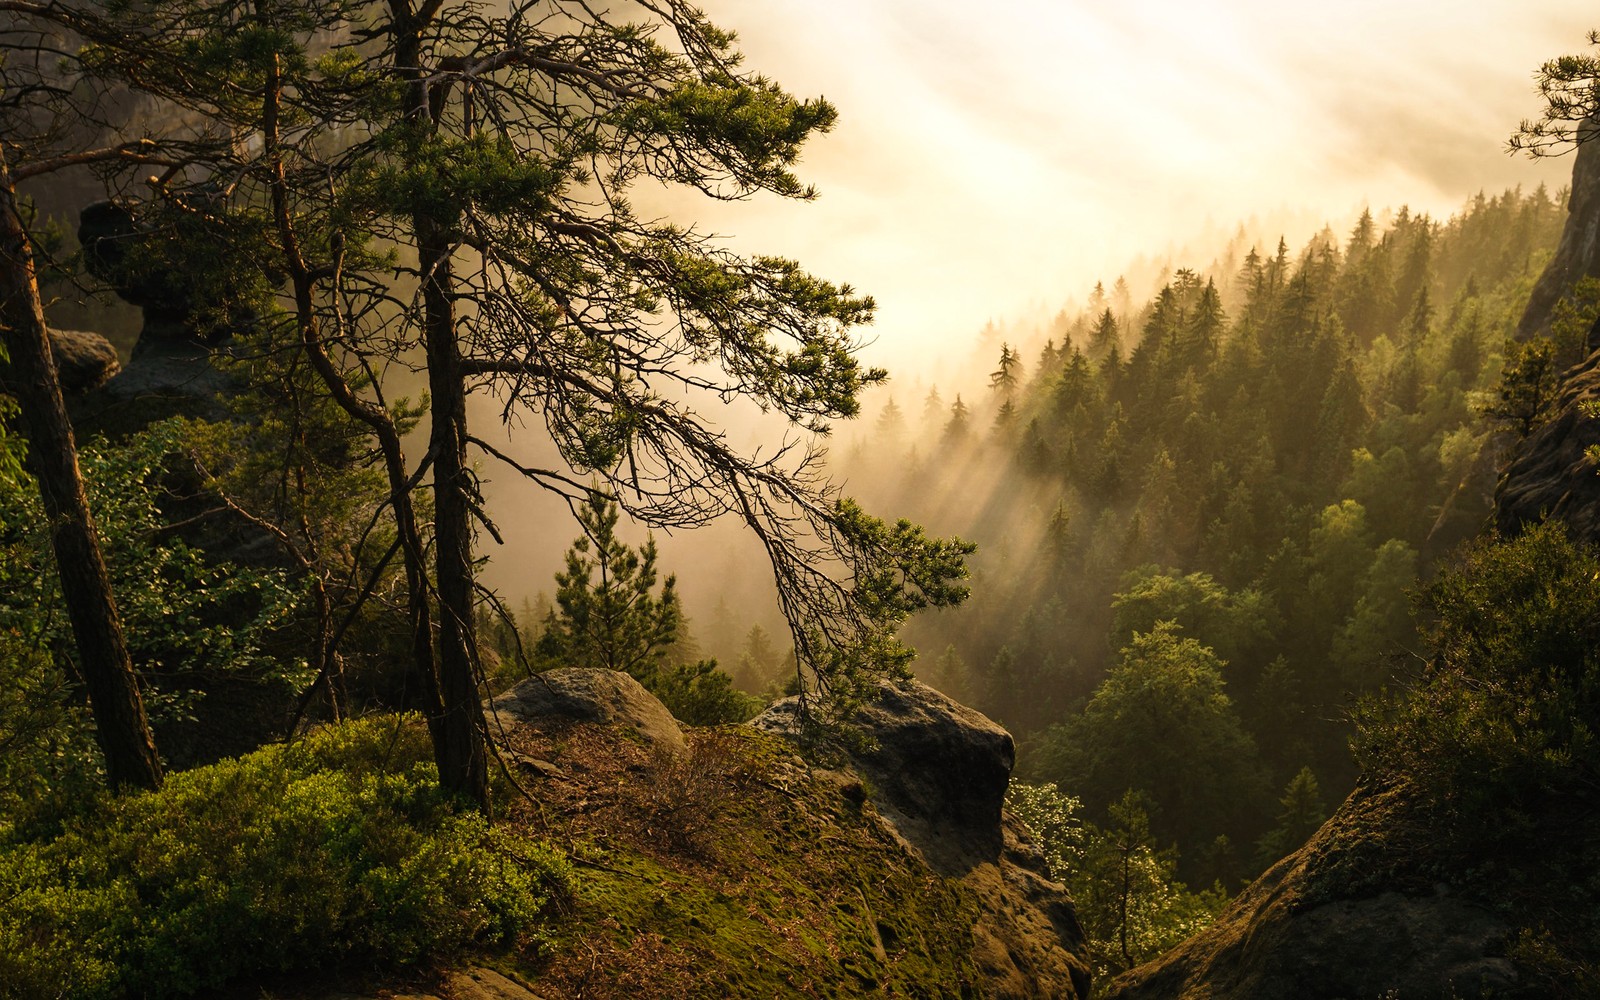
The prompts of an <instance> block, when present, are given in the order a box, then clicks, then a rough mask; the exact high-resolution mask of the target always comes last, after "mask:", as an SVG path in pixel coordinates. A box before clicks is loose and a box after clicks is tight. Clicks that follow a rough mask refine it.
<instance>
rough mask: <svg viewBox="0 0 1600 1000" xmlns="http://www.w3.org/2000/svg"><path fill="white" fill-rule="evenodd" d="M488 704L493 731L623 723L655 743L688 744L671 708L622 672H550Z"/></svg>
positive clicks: (574, 669)
mask: <svg viewBox="0 0 1600 1000" xmlns="http://www.w3.org/2000/svg"><path fill="white" fill-rule="evenodd" d="M489 708H490V712H491V715H490V726H491V730H493V729H494V728H496V727H498V728H502V729H508V728H511V727H513V726H516V725H520V724H533V725H543V724H552V723H553V724H561V723H572V722H590V723H595V724H597V725H603V726H620V727H622V728H624V729H626V730H629V731H631V732H634V733H636V734H638V736H639V737H640V738H641V739H642V740H644V742H645V743H647V744H650V745H651V746H656V747H661V748H663V749H667V750H681V749H683V746H684V741H683V730H682V729H680V728H679V727H678V721H677V720H676V719H674V718H673V717H672V713H671V712H669V711H667V707H666V706H665V705H663V704H661V702H659V701H657V700H656V697H655V695H653V694H651V693H650V692H649V691H646V690H645V689H644V685H642V684H640V683H639V682H638V681H636V680H634V679H633V678H632V677H630V676H629V675H627V674H625V673H622V672H621V671H619V670H591V669H586V668H582V667H566V668H563V669H560V670H547V671H545V672H544V673H542V674H534V675H533V676H532V677H530V678H528V679H527V680H525V681H522V682H521V683H519V684H518V685H517V686H516V687H514V688H512V689H511V690H509V691H507V692H505V693H504V694H500V695H496V696H495V697H494V698H492V699H491V700H490V702H489Z"/></svg>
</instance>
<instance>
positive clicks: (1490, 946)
mask: <svg viewBox="0 0 1600 1000" xmlns="http://www.w3.org/2000/svg"><path fill="white" fill-rule="evenodd" d="M1430 840H1431V831H1430V829H1429V824H1428V823H1427V822H1426V820H1425V818H1424V816H1423V815H1422V814H1420V813H1419V811H1418V810H1417V808H1416V805H1415V803H1412V802H1410V801H1407V799H1406V798H1405V797H1404V795H1403V794H1402V793H1400V792H1397V791H1394V790H1388V791H1383V792H1379V791H1376V790H1372V789H1360V790H1358V791H1357V792H1356V793H1355V794H1353V795H1352V796H1351V797H1350V798H1349V799H1348V800H1347V801H1346V802H1345V803H1344V804H1343V805H1342V806H1341V807H1340V808H1339V810H1338V811H1337V812H1336V813H1335V814H1334V816H1333V818H1331V819H1330V820H1328V822H1327V823H1326V824H1324V825H1323V827H1322V829H1320V830H1319V831H1317V833H1316V834H1315V835H1313V836H1312V838H1311V840H1310V841H1308V842H1307V843H1306V845H1305V846H1304V847H1302V848H1301V849H1300V850H1298V851H1296V852H1295V853H1294V854H1291V855H1290V856H1289V857H1287V858H1285V859H1283V860H1282V861H1280V862H1278V863H1277V864H1276V865H1274V866H1273V867H1272V868H1271V869H1269V870H1268V871H1267V872H1266V873H1265V874H1264V875H1262V876H1261V877H1260V878H1259V879H1257V880H1256V881H1255V882H1254V883H1253V884H1252V885H1251V886H1250V887H1249V888H1248V889H1246V890H1245V891H1244V892H1243V893H1241V894H1240V895H1239V897H1238V898H1237V899H1236V900H1234V902H1233V904H1232V905H1231V906H1229V907H1228V909H1227V910H1226V911H1225V912H1224V913H1223V914H1222V916H1221V917H1219V918H1218V920H1217V922H1216V923H1215V924H1213V925H1212V926H1211V927H1209V928H1207V929H1206V930H1204V931H1202V932H1201V933H1200V934H1197V935H1195V936H1194V937H1192V938H1190V939H1189V940H1188V941H1185V942H1184V943H1183V944H1181V945H1179V946H1178V947H1177V948H1175V949H1173V950H1172V951H1170V952H1168V953H1167V954H1165V955H1163V956H1161V957H1160V958H1159V959H1157V960H1155V961H1154V962H1151V963H1149V964H1147V965H1144V966H1141V967H1139V968H1137V969H1134V970H1133V971H1131V972H1129V973H1127V974H1126V975H1124V976H1122V977H1120V978H1119V979H1118V980H1117V981H1116V982H1114V983H1113V984H1112V986H1111V989H1110V992H1109V994H1108V995H1109V996H1110V997H1114V998H1117V1000H1168V998H1174V1000H1175V998H1180V997H1184V998H1186V997H1206V998H1208V1000H1336V998H1350V1000H1357V998H1362V1000H1364V998H1376V997H1394V998H1419V1000H1420V998H1428V1000H1433V998H1440V997H1457V998H1463V1000H1464V998H1469V997H1480V996H1490V995H1502V996H1503V995H1506V994H1507V992H1508V990H1510V989H1511V988H1512V987H1514V986H1515V985H1516V983H1517V979H1518V976H1517V972H1516V970H1515V968H1513V966H1512V964H1511V962H1510V961H1508V960H1507V958H1506V957H1505V952H1506V949H1507V946H1508V944H1509V943H1510V941H1511V937H1512V929H1511V927H1509V926H1508V925H1507V924H1506V923H1505V922H1504V920H1503V918H1502V917H1501V916H1500V915H1498V914H1497V913H1496V912H1495V911H1494V910H1493V909H1492V908H1490V907H1489V906H1487V905H1485V904H1483V903H1482V902H1478V901H1475V900H1473V899H1471V898H1468V897H1465V896H1463V895H1460V894H1458V893H1457V892H1456V891H1454V890H1453V889H1452V888H1451V887H1450V886H1449V885H1448V884H1447V883H1446V882H1444V881H1440V880H1439V879H1440V875H1439V871H1440V866H1439V865H1438V860H1439V859H1438V858H1437V857H1436V854H1435V852H1434V851H1433V850H1432V845H1431V843H1430Z"/></svg>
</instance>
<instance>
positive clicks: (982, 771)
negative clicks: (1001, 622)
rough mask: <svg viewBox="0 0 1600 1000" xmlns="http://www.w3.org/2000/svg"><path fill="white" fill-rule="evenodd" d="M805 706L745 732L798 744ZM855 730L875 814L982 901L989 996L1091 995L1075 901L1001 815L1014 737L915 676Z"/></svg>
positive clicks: (864, 715)
mask: <svg viewBox="0 0 1600 1000" xmlns="http://www.w3.org/2000/svg"><path fill="white" fill-rule="evenodd" d="M799 708H800V705H799V701H798V699H794V698H789V699H785V700H784V701H780V702H778V703H777V704H775V705H773V706H772V707H770V708H768V709H767V710H766V711H765V712H763V713H762V714H761V715H759V716H757V717H756V718H755V719H753V720H752V721H751V722H750V725H752V726H754V727H755V728H757V729H759V730H762V731H764V732H768V733H774V734H776V735H779V736H783V737H785V738H789V739H798V738H799V736H800V733H801V729H800V725H799V719H798V712H799ZM852 728H854V729H855V730H856V731H857V732H858V734H859V735H860V736H861V737H863V739H861V740H860V741H859V743H858V744H857V745H856V746H855V747H854V748H853V749H852V750H850V751H849V758H850V768H851V770H853V771H855V772H856V773H857V774H859V775H860V776H861V778H862V780H863V784H864V786H865V788H866V789H867V790H869V794H870V797H871V800H872V804H873V805H874V807H876V809H877V811H878V813H879V815H880V816H881V817H882V819H883V820H884V821H885V822H886V823H887V824H888V825H889V827H890V828H891V829H892V830H893V831H894V832H895V833H896V834H897V835H898V837H899V839H900V841H901V843H902V845H904V846H905V848H906V849H907V850H908V851H910V852H911V853H913V854H915V855H918V856H920V857H921V858H922V859H923V860H924V861H925V862H926V864H927V865H928V866H929V867H930V868H932V869H933V870H934V871H937V872H939V873H940V874H943V875H946V876H948V877H951V878H956V879H958V880H959V881H960V883H961V885H962V886H963V888H965V889H966V890H967V891H968V892H970V893H972V894H973V896H974V897H975V898H976V899H977V901H978V914H977V918H976V919H975V921H974V922H973V926H972V936H973V956H972V957H973V960H974V962H975V963H976V964H977V965H978V967H979V969H980V970H981V971H982V973H983V976H984V981H985V983H986V984H987V985H988V987H989V989H990V990H991V991H992V993H991V995H993V996H995V997H999V998H1006V1000H1033V998H1044V997H1069V996H1077V997H1087V996H1088V995H1089V967H1088V944H1087V940H1086V939H1085V937H1084V934H1083V929H1082V927H1081V926H1080V925H1079V924H1078V918H1077V914H1076V912H1075V911H1074V910H1073V908H1072V901H1071V899H1070V898H1069V897H1068V896H1067V893H1066V889H1065V888H1063V887H1062V886H1061V884H1060V883H1058V882H1054V881H1052V880H1051V879H1050V876H1049V872H1048V869H1047V868H1046V867H1045V864H1044V859H1043V858H1042V857H1041V856H1040V855H1039V852H1038V851H1037V850H1036V849H1035V848H1034V846H1033V844H1032V842H1031V840H1030V839H1029V834H1028V831H1027V829H1026V828H1025V827H1024V826H1023V825H1022V824H1021V823H1020V822H1018V821H1016V820H1015V819H1014V818H1013V817H1011V816H1010V815H1009V814H1008V813H1006V811H1005V795H1006V789H1007V787H1008V786H1009V784H1010V781H1011V767H1012V764H1013V763H1014V762H1015V759H1016V747H1015V744H1014V743H1013V741H1012V739H1011V734H1010V733H1008V732H1006V731H1005V730H1004V729H1002V728H1001V727H1000V726H998V725H996V724H995V723H994V722H993V721H991V720H990V719H989V718H987V717H986V716H984V715H983V714H981V713H979V712H976V711H973V710H972V709H970V708H968V707H966V706H965V705H962V704H960V703H958V702H955V701H953V700H951V699H950V698H947V697H945V696H944V695H942V694H940V693H939V692H938V691H935V690H934V689H933V688H931V687H928V686H927V685H926V684H922V683H920V682H918V681H908V682H905V683H901V684H888V683H885V684H884V685H882V686H881V688H880V690H879V695H878V698H877V699H876V700H875V701H873V702H871V703H869V704H868V705H867V706H866V707H864V708H863V709H861V710H860V712H859V714H858V715H857V716H856V718H855V719H853V720H852Z"/></svg>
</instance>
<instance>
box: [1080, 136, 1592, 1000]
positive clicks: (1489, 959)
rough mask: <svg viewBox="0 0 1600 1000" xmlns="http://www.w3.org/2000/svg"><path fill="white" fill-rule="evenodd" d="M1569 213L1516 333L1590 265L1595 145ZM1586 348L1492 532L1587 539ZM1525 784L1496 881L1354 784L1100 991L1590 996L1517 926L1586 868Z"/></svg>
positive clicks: (1436, 811)
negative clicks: (1520, 869)
mask: <svg viewBox="0 0 1600 1000" xmlns="http://www.w3.org/2000/svg"><path fill="white" fill-rule="evenodd" d="M1569 210H1570V213H1571V214H1570V216H1569V218H1568V220H1567V224H1566V228H1565V230H1564V231H1563V234H1562V238H1561V245H1560V249H1559V250H1558V252H1557V254H1556V256H1555V258H1554V259H1552V261H1551V262H1550V264H1549V266H1548V267H1547V269H1546V271H1545V272H1544V274H1543V275H1542V276H1541V277H1540V279H1539V282H1538V284H1537V286H1536V288H1535V290H1534V293H1533V296H1532V299H1531V301H1530V302H1529V303H1528V306H1527V309H1526V311H1525V312H1524V314H1523V317H1522V320H1521V323H1520V325H1519V328H1518V336H1519V337H1521V338H1524V339H1526V338H1528V337H1532V336H1538V335H1542V334H1545V333H1547V332H1548V330H1549V326H1550V318H1551V311H1552V309H1553V307H1554V305H1555V303H1556V301H1557V300H1558V299H1559V298H1560V297H1561V296H1562V295H1563V294H1565V293H1566V292H1567V291H1568V290H1570V288H1571V287H1572V285H1573V284H1574V283H1575V282H1576V281H1577V280H1578V279H1580V278H1582V277H1584V276H1600V142H1592V143H1589V144H1587V145H1585V146H1583V147H1582V148H1580V150H1579V151H1578V155H1577V158H1576V162H1575V163H1574V173H1573V182H1572V198H1571V201H1570V203H1569ZM1597 332H1600V327H1597ZM1597 347H1600V342H1597V334H1596V333H1591V334H1590V337H1589V348H1590V349H1591V351H1592V353H1591V354H1590V356H1589V357H1588V358H1587V359H1586V360H1585V361H1584V362H1583V363H1581V364H1579V365H1577V366H1575V367H1574V368H1573V369H1571V370H1570V371H1568V372H1567V373H1565V375H1564V376H1563V381H1562V385H1561V388H1560V394H1559V400H1558V404H1557V406H1556V409H1555V413H1554V416H1553V417H1552V418H1551V419H1550V420H1549V422H1548V423H1546V424H1545V425H1543V426H1542V427H1541V428H1539V429H1538V430H1537V431H1535V432H1534V433H1533V434H1532V435H1530V436H1529V437H1528V438H1527V439H1525V440H1523V441H1521V442H1517V443H1515V444H1513V445H1510V446H1508V449H1507V451H1506V453H1505V455H1504V457H1503V459H1502V466H1501V474H1500V478H1499V482H1498V485H1497V486H1496V488H1495V490H1494V519H1495V522H1496V524H1497V526H1498V527H1499V529H1500V530H1501V531H1502V532H1503V533H1506V534H1514V533H1516V532H1517V531H1519V530H1520V529H1521V528H1522V527H1524V526H1526V525H1528V524H1532V523H1535V522H1538V521H1540V520H1543V519H1545V518H1547V517H1553V518H1558V519H1560V520H1561V521H1563V522H1565V524H1566V525H1567V526H1568V527H1569V529H1571V531H1572V532H1573V534H1575V535H1576V536H1579V537H1582V538H1585V539H1588V540H1590V541H1600V475H1597V471H1600V468H1597V465H1596V463H1595V462H1594V461H1591V460H1590V459H1589V458H1588V457H1587V455H1586V451H1587V449H1588V448H1589V447H1590V446H1592V445H1597V444H1600V418H1597V415H1591V411H1595V412H1596V413H1597V414H1600V411H1596V410H1595V408H1596V407H1597V406H1600V350H1596V348H1597ZM1485 471H1486V472H1488V471H1489V470H1488V469H1486V470H1485ZM1486 478H1487V477H1486ZM1446 513H1447V514H1449V513H1450V511H1448V510H1447V512H1446ZM1440 520H1441V524H1443V523H1444V522H1445V521H1446V517H1445V516H1443V515H1442V516H1441V519H1440ZM1458 520H1459V518H1458ZM1529 795H1530V798H1529V801H1528V802H1526V803H1523V806H1522V807H1521V808H1519V809H1517V810H1511V809H1508V810H1507V811H1506V813H1505V814H1504V817H1503V818H1504V824H1503V826H1504V829H1506V830H1515V831H1517V834H1516V838H1517V843H1516V848H1517V850H1516V852H1515V853H1516V862H1517V864H1525V865H1526V866H1527V868H1528V870H1529V872H1530V874H1529V876H1528V877H1527V878H1525V879H1523V880H1521V881H1520V882H1519V881H1518V880H1517V879H1515V878H1508V877H1505V874H1504V873H1505V872H1506V871H1515V870H1517V867H1516V865H1514V864H1509V863H1507V862H1506V859H1504V858H1500V859H1497V860H1496V862H1495V863H1496V864H1498V867H1495V865H1494V864H1490V863H1487V862H1486V860H1485V859H1484V858H1483V857H1482V856H1481V854H1476V853H1474V852H1473V850H1471V849H1464V848H1463V847H1462V846H1461V845H1456V846H1451V841H1452V838H1453V836H1454V835H1455V830H1454V829H1453V826H1452V824H1453V822H1454V821H1453V820H1452V819H1451V815H1452V814H1451V813H1450V810H1449V804H1448V803H1429V802H1426V801H1423V800H1421V799H1420V798H1419V797H1417V796H1416V795H1415V794H1414V793H1409V792H1407V791H1406V790H1405V789H1402V788H1384V789H1378V788H1371V787H1364V788H1361V789H1358V790H1357V792H1356V793H1355V794H1353V795H1352V796H1351V797H1350V799H1348V800H1347V801H1346V802H1345V803H1344V804H1343V805H1342V806H1341V807H1340V808H1339V810H1338V811H1337V812H1336V813H1335V814H1334V816H1333V817H1332V818H1331V819H1330V820H1329V821H1328V822H1327V823H1326V824H1325V825H1324V826H1323V827H1322V829H1321V830H1319V831H1318V832H1317V833H1316V834H1315V835H1314V836H1313V837H1312V838H1311V840H1310V841H1308V842H1307V843H1306V844H1305V845H1304V846H1303V847H1301V848H1300V849H1299V850H1298V851H1296V852H1295V853H1293V854H1291V855H1290V856H1289V857H1287V858H1285V859H1284V860H1282V861H1281V862H1279V863H1278V864H1277V865H1275V866H1273V867H1272V868H1271V869H1270V870H1269V871H1267V872H1266V873H1265V874H1264V875H1262V876H1261V877H1260V878H1259V879H1257V880H1256V882H1255V883H1254V884H1252V885H1251V886H1250V887H1249V888H1247V889H1246V890H1245V891H1244V892H1243V893H1242V894H1241V895H1240V896H1239V897H1238V899H1236V900H1235V901H1234V903H1233V904H1232V905H1231V906H1230V907H1229V908H1228V910H1227V911H1226V912H1225V913H1224V914H1223V915H1222V917H1221V918H1219V919H1218V920H1217V922H1216V923H1215V924H1214V925H1212V926H1211V927H1210V928H1208V929H1206V930H1205V931H1203V932H1201V933H1200V934H1198V935H1196V936H1195V937H1193V938H1191V939H1189V940H1188V941H1186V942H1184V943H1183V944H1182V945H1180V946H1179V947H1177V948H1175V949H1174V950H1172V951H1171V952H1168V953H1167V954H1166V955H1163V956H1161V957H1160V958H1158V959H1156V960H1155V961H1153V962H1151V963H1149V964H1147V965H1145V966H1142V967H1140V968H1138V969H1134V970H1133V971H1131V972H1129V973H1127V974H1126V975H1124V976H1122V977H1121V978H1119V979H1118V980H1117V981H1116V982H1115V983H1113V984H1112V985H1111V988H1110V990H1109V993H1108V996H1110V997H1113V998H1117V1000H1178V998H1190V997H1193V998H1201V997H1204V998H1207V1000H1226V998H1238V1000H1245V998H1249V1000H1275V998H1283V1000H1289V998H1304V1000H1334V998H1351V1000H1355V998H1367V997H1380V996H1381V997H1386V998H1387V997H1393V998H1396V1000H1407V998H1419V1000H1421V998H1427V1000H1433V998H1439V997H1459V998H1467V997H1480V996H1540V997H1549V996H1580V995H1592V994H1588V993H1585V992H1584V990H1585V987H1584V986H1582V985H1577V984H1578V978H1577V977H1575V976H1571V975H1566V976H1563V975H1562V974H1556V975H1554V976H1553V977H1552V978H1549V979H1545V978H1542V977H1543V976H1544V974H1545V973H1546V972H1548V971H1549V970H1547V969H1545V968H1543V967H1542V966H1540V965H1539V962H1538V956H1537V955H1532V954H1531V953H1530V952H1528V950H1527V949H1528V947H1529V946H1528V944H1527V941H1528V940H1530V938H1529V936H1528V933H1529V931H1530V930H1536V929H1537V928H1535V927H1531V926H1530V921H1529V919H1528V914H1529V913H1531V912H1534V911H1535V910H1536V909H1537V906H1538V903H1539V897H1540V895H1541V893H1543V892H1546V891H1547V890H1549V889H1550V887H1551V886H1552V885H1555V884H1557V883H1558V882H1559V883H1560V884H1563V885H1565V884H1567V883H1568V882H1569V881H1571V878H1572V877H1573V873H1574V872H1579V871H1583V869H1584V865H1583V863H1582V862H1581V861H1580V862H1574V861H1573V860H1572V855H1573V851H1574V848H1573V845H1575V844H1580V843H1583V842H1584V838H1583V837H1582V836H1579V835H1575V834H1574V833H1573V831H1574V830H1575V829H1580V828H1583V827H1584V826H1586V824H1578V825H1576V826H1575V825H1574V824H1572V823H1570V822H1567V820H1566V819H1565V818H1563V817H1562V816H1560V815H1559V803H1551V802H1548V801H1545V800H1543V799H1540V798H1539V796H1538V795H1537V794H1535V793H1534V792H1530V793H1529ZM1580 853H1581V852H1580ZM1540 866H1543V867H1542V868H1541V867H1540ZM1483 872H1495V873H1498V874H1494V875H1484V874H1483ZM1540 879H1545V880H1548V881H1545V882H1543V883H1541V881H1540ZM1579 881H1580V882H1581V878H1579ZM1533 923H1535V924H1536V923H1537V921H1533ZM1536 936H1537V935H1535V937H1536ZM1514 958H1515V959H1516V960H1515V961H1514V960H1513V959H1514ZM1530 960H1531V962H1532V964H1531V965H1529V964H1527V963H1528V962H1529V961H1530ZM1530 970H1532V971H1533V972H1536V973H1537V974H1538V976H1539V977H1540V978H1539V981H1535V980H1534V978H1533V977H1532V976H1530V974H1529V972H1530Z"/></svg>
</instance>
